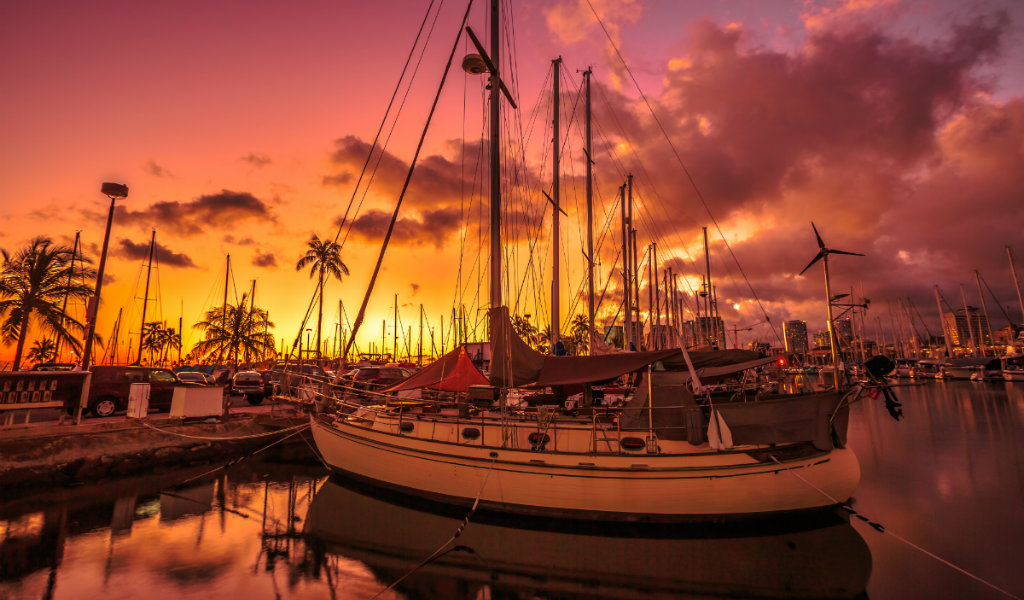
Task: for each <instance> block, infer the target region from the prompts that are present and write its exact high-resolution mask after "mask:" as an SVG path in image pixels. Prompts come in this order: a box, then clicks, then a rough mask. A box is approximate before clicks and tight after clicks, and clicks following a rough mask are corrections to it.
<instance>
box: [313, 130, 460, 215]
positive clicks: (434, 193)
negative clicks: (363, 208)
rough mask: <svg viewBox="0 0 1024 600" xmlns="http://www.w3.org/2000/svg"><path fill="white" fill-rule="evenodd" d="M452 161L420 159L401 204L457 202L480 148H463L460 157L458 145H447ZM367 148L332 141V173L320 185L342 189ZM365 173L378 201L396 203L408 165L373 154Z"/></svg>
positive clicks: (346, 141) (357, 142) (352, 142)
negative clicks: (371, 173) (368, 171)
mask: <svg viewBox="0 0 1024 600" xmlns="http://www.w3.org/2000/svg"><path fill="white" fill-rule="evenodd" d="M448 147H449V148H450V149H451V151H452V154H453V155H455V157H454V158H447V157H445V156H441V155H436V154H435V155H430V156H424V157H421V158H420V160H419V162H418V163H417V164H416V171H415V173H414V175H413V178H412V180H411V181H410V183H409V189H408V191H407V192H406V198H405V202H406V203H408V204H410V205H413V206H436V205H438V204H449V203H452V202H458V200H459V199H460V198H461V197H462V195H463V193H464V191H465V190H464V180H466V179H467V178H469V179H470V180H471V179H472V173H473V172H474V170H475V169H476V163H477V160H478V159H479V155H480V144H479V143H475V144H467V145H466V147H465V153H464V155H463V152H462V146H461V144H456V143H455V142H450V143H449V144H448ZM369 151H370V145H369V144H368V143H366V142H365V141H363V140H361V139H359V138H357V137H355V136H351V135H350V136H346V137H343V138H340V139H338V140H335V142H334V152H333V153H331V156H330V161H331V163H332V164H333V165H334V167H335V169H336V171H335V172H334V173H331V174H329V175H325V176H324V178H323V183H324V185H331V186H346V185H348V184H350V183H354V182H355V181H356V177H357V176H358V174H359V172H360V171H361V170H362V168H363V164H364V163H365V162H366V156H367V154H368V153H369ZM368 168H369V169H375V174H374V178H373V187H372V191H373V193H374V194H376V195H377V196H380V197H385V198H391V199H396V198H398V195H399V194H400V193H401V190H402V185H403V183H404V182H405V178H406V176H407V175H408V171H409V163H408V162H406V161H404V160H402V159H400V158H398V157H396V156H395V155H393V154H391V153H390V152H384V153H383V154H381V152H380V151H379V150H376V151H375V152H374V155H373V157H372V158H371V160H370V163H369V167H368ZM363 181H364V182H365V181H367V179H366V178H364V180H363Z"/></svg>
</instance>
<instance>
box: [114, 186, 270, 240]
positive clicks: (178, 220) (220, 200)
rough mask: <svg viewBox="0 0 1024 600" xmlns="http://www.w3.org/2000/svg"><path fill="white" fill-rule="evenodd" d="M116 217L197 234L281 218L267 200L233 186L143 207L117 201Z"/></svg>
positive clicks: (187, 233)
mask: <svg viewBox="0 0 1024 600" xmlns="http://www.w3.org/2000/svg"><path fill="white" fill-rule="evenodd" d="M114 218H115V220H116V222H117V223H119V224H128V225H139V226H143V227H158V228H159V229H163V230H169V231H171V232H172V233H175V234H177V235H184V236H191V235H197V234H200V233H202V232H204V231H206V230H208V229H222V228H229V227H234V226H236V225H237V224H238V223H239V222H240V221H246V220H252V221H269V222H276V220H277V218H276V216H275V215H274V213H273V211H272V210H271V209H270V207H269V206H268V205H267V203H266V202H264V201H263V200H260V199H259V198H257V197H255V196H253V195H252V194H250V193H248V192H233V191H230V190H222V191H221V192H220V193H217V194H207V195H205V196H200V197H198V198H196V199H195V200H191V201H188V202H178V201H172V202H157V203H155V204H153V205H151V206H149V207H147V208H145V209H142V210H131V209H130V208H128V207H127V206H124V205H117V207H116V208H115V217H114Z"/></svg>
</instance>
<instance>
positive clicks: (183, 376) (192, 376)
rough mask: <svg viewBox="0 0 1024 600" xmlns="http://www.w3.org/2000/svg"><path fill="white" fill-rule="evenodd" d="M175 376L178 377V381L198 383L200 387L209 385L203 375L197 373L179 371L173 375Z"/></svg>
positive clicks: (208, 381)
mask: <svg viewBox="0 0 1024 600" xmlns="http://www.w3.org/2000/svg"><path fill="white" fill-rule="evenodd" d="M175 375H177V376H178V379H180V380H182V381H184V382H186V383H199V384H202V385H207V384H209V383H210V380H208V379H207V378H206V375H203V374H202V373H200V372H199V371H179V372H178V373H175Z"/></svg>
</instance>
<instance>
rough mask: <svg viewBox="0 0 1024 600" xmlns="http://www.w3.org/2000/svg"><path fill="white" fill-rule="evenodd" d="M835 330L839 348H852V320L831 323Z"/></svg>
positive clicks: (837, 320)
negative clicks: (833, 324)
mask: <svg viewBox="0 0 1024 600" xmlns="http://www.w3.org/2000/svg"><path fill="white" fill-rule="evenodd" d="M833 323H835V328H836V340H837V341H838V343H839V347H840V348H852V347H853V341H854V340H853V320H852V319H850V318H849V317H847V318H845V319H836V320H835V321H833Z"/></svg>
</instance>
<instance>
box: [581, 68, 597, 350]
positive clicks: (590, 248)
mask: <svg viewBox="0 0 1024 600" xmlns="http://www.w3.org/2000/svg"><path fill="white" fill-rule="evenodd" d="M590 72H591V71H590V68H589V67H588V68H587V70H586V71H584V72H583V82H584V84H585V85H586V91H587V106H586V116H587V129H586V133H587V140H586V142H587V150H586V153H587V324H588V328H587V347H588V348H589V347H590V336H591V335H592V333H591V332H593V331H594V187H593V186H594V180H593V177H594V172H593V166H594V161H593V160H592V159H591V156H593V136H592V132H591V129H590Z"/></svg>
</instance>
